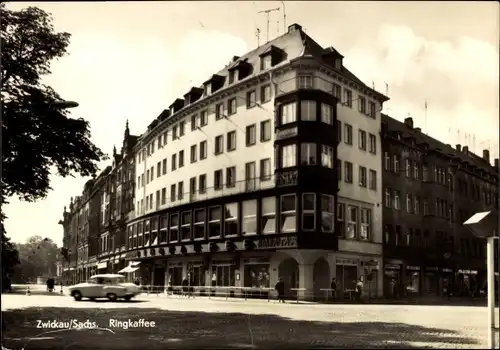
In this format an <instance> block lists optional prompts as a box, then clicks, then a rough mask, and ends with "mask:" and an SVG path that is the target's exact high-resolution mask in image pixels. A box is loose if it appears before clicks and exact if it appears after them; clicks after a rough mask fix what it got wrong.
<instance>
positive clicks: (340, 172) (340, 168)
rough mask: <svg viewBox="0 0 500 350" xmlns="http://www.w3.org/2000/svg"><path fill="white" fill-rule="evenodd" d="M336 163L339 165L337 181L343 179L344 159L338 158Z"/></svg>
mask: <svg viewBox="0 0 500 350" xmlns="http://www.w3.org/2000/svg"><path fill="white" fill-rule="evenodd" d="M335 163H336V165H337V181H341V180H342V160H340V159H337V161H336V162H335Z"/></svg>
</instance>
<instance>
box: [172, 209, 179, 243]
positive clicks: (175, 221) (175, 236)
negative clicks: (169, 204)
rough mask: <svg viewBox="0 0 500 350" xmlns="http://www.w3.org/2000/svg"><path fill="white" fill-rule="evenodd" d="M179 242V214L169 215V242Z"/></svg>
mask: <svg viewBox="0 0 500 350" xmlns="http://www.w3.org/2000/svg"><path fill="white" fill-rule="evenodd" d="M178 240H179V214H170V242H177V241H178Z"/></svg>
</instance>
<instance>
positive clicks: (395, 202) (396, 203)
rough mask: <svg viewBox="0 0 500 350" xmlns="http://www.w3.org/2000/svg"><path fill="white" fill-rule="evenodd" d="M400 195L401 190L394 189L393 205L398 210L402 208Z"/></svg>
mask: <svg viewBox="0 0 500 350" xmlns="http://www.w3.org/2000/svg"><path fill="white" fill-rule="evenodd" d="M399 197H400V192H399V191H398V190H394V196H393V204H392V207H393V208H394V209H396V210H399V209H400V208H401V207H400V205H399Z"/></svg>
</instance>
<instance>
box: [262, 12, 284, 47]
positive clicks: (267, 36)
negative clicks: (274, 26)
mask: <svg viewBox="0 0 500 350" xmlns="http://www.w3.org/2000/svg"><path fill="white" fill-rule="evenodd" d="M279 10H280V8H279V7H277V8H275V9H269V10H263V11H259V12H257V13H265V14H266V16H267V33H266V42H269V14H270V13H271V12H273V11H279Z"/></svg>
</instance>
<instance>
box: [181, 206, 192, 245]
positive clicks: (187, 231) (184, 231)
mask: <svg viewBox="0 0 500 350" xmlns="http://www.w3.org/2000/svg"><path fill="white" fill-rule="evenodd" d="M189 239H191V211H183V212H182V215H181V240H183V241H187V240H189Z"/></svg>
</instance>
